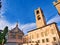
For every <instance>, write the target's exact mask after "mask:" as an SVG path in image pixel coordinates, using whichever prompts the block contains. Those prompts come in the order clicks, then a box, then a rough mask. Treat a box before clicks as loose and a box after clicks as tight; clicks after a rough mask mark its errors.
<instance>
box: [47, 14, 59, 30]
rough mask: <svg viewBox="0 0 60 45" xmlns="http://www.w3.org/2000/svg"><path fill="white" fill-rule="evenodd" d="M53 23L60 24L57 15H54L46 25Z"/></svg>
mask: <svg viewBox="0 0 60 45" xmlns="http://www.w3.org/2000/svg"><path fill="white" fill-rule="evenodd" d="M53 22H56V23H57V24H58V23H59V22H60V16H59V15H56V16H54V17H53V18H52V19H50V20H49V21H48V22H47V24H50V23H53ZM57 26H58V29H59V30H60V25H57Z"/></svg>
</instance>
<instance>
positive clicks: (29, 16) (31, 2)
mask: <svg viewBox="0 0 60 45" xmlns="http://www.w3.org/2000/svg"><path fill="white" fill-rule="evenodd" d="M53 1H56V0H3V1H2V11H1V12H2V13H1V15H0V16H1V18H0V20H1V21H0V22H1V23H0V27H1V29H2V28H3V27H4V26H6V25H8V26H9V29H12V28H13V27H14V26H15V25H16V22H17V21H18V23H19V27H20V28H21V29H22V30H24V32H25V33H26V32H27V31H28V30H31V29H35V28H36V23H35V22H36V20H35V14H34V10H35V9H37V8H38V7H40V8H41V9H42V10H43V13H44V16H45V19H46V23H47V24H49V23H52V22H56V23H57V25H58V27H59V28H60V21H59V19H60V16H59V15H58V12H57V10H56V8H55V7H54V5H53Z"/></svg>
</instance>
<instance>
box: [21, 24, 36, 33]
mask: <svg viewBox="0 0 60 45" xmlns="http://www.w3.org/2000/svg"><path fill="white" fill-rule="evenodd" d="M21 27H22V30H23V31H24V33H27V32H28V31H30V30H33V29H35V28H36V24H35V23H28V24H25V25H22V26H21Z"/></svg>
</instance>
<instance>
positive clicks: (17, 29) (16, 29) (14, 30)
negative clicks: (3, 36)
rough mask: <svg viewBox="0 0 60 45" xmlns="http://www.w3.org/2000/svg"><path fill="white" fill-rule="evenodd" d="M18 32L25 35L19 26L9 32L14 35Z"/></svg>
mask: <svg viewBox="0 0 60 45" xmlns="http://www.w3.org/2000/svg"><path fill="white" fill-rule="evenodd" d="M17 31H19V32H20V33H22V34H24V33H23V31H22V30H21V29H19V27H18V25H16V27H15V28H13V29H11V30H10V31H9V32H12V33H14V32H16V33H18V32H17Z"/></svg>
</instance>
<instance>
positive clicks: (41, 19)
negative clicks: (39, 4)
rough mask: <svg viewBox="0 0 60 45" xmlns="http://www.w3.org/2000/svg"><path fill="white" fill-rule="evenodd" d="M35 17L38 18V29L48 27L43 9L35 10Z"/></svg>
mask: <svg viewBox="0 0 60 45" xmlns="http://www.w3.org/2000/svg"><path fill="white" fill-rule="evenodd" d="M35 16H36V26H37V28H39V27H43V26H45V25H46V22H45V18H44V15H43V12H42V10H41V8H38V9H37V10H35Z"/></svg>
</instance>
